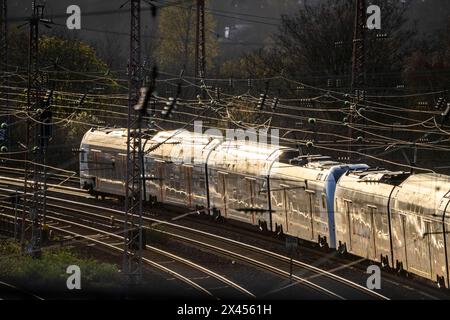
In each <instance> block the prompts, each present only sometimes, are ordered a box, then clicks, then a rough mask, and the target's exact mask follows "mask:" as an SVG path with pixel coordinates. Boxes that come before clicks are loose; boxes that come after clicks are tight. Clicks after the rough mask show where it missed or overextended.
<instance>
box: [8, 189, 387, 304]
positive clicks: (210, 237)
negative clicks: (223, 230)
mask: <svg viewBox="0 0 450 320" xmlns="http://www.w3.org/2000/svg"><path fill="white" fill-rule="evenodd" d="M0 190H1V189H0ZM3 191H5V190H3ZM47 199H48V200H47V201H48V202H47V205H48V206H50V207H57V208H58V207H59V209H60V210H61V209H66V210H67V209H68V208H67V207H68V206H70V208H69V210H71V212H72V214H76V215H78V218H79V219H84V220H86V219H87V220H86V221H85V222H89V221H92V220H97V221H102V223H104V224H105V223H108V222H110V221H111V217H113V219H114V221H115V222H116V223H120V224H122V223H123V220H122V219H121V216H122V215H123V212H122V211H119V210H115V209H111V208H105V207H102V206H96V205H92V204H87V203H79V202H76V201H73V200H67V199H61V198H57V197H50V196H49V197H48V198H47ZM55 202H59V203H60V204H63V205H56V204H55ZM74 206H77V207H78V208H77V209H74V208H73V207H74ZM81 208H83V209H82V210H81ZM100 212H101V214H100ZM144 221H145V222H146V225H145V228H146V229H149V230H153V231H156V232H159V233H161V234H164V235H165V236H167V237H170V238H171V239H176V240H178V241H180V242H183V243H185V244H186V243H189V244H190V245H192V246H195V247H200V248H202V249H204V250H206V251H209V252H214V253H216V254H219V255H222V256H225V257H229V258H232V259H236V260H239V261H242V262H245V263H247V264H251V265H253V266H256V267H258V268H260V269H263V270H266V271H268V272H271V273H274V274H277V275H279V276H281V277H284V278H291V272H290V269H291V268H292V280H293V281H294V282H295V283H296V284H300V285H303V286H306V287H309V288H311V289H313V290H316V291H318V292H321V293H322V294H324V295H325V296H327V297H328V298H332V299H388V298H387V297H385V296H383V295H381V294H378V293H377V292H374V291H372V290H369V289H367V288H365V287H363V286H361V285H359V284H356V283H354V282H352V281H350V280H348V279H345V278H342V277H339V276H337V275H335V274H333V273H331V272H328V271H325V270H322V269H319V268H317V267H314V266H312V265H308V264H306V263H303V262H301V261H297V260H293V261H292V267H291V265H290V258H289V257H286V256H283V255H280V254H277V253H274V252H271V251H268V250H265V249H262V248H259V247H256V246H252V245H249V244H244V243H240V242H238V241H235V240H232V239H228V238H225V237H220V236H217V235H215V234H211V233H207V232H204V231H200V230H196V229H193V228H189V227H185V226H181V225H179V224H176V223H172V222H169V221H165V220H160V219H155V218H149V217H144ZM155 226H160V227H159V228H157V229H155Z"/></svg>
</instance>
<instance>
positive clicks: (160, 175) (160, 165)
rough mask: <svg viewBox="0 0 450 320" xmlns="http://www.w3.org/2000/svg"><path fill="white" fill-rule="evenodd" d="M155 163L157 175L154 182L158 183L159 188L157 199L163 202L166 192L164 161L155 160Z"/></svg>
mask: <svg viewBox="0 0 450 320" xmlns="http://www.w3.org/2000/svg"><path fill="white" fill-rule="evenodd" d="M155 165H156V172H157V177H156V179H157V180H156V182H157V184H158V189H159V201H160V202H164V201H165V200H166V197H165V195H166V193H165V187H164V185H165V183H166V182H165V180H164V179H165V178H166V176H165V168H164V165H165V162H164V161H155Z"/></svg>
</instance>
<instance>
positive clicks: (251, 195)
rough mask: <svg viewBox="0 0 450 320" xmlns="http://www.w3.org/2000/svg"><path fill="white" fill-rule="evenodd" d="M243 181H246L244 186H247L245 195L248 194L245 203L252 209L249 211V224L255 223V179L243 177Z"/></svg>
mask: <svg viewBox="0 0 450 320" xmlns="http://www.w3.org/2000/svg"><path fill="white" fill-rule="evenodd" d="M245 182H246V185H247V186H246V187H247V192H246V193H244V194H245V195H248V199H247V201H246V202H247V203H248V204H249V206H250V209H252V210H251V211H250V213H251V216H250V223H251V224H253V225H254V224H256V212H255V209H256V207H255V179H254V178H249V177H246V178H245Z"/></svg>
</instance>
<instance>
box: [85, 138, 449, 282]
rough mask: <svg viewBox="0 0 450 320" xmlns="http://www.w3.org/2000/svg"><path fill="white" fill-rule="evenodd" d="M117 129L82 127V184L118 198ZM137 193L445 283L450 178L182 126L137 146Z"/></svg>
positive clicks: (121, 178)
mask: <svg viewBox="0 0 450 320" xmlns="http://www.w3.org/2000/svg"><path fill="white" fill-rule="evenodd" d="M126 140H127V132H126V130H124V129H91V130H89V131H88V132H87V133H86V134H85V135H84V137H83V140H82V142H81V152H80V175H81V181H80V182H81V186H82V187H83V188H85V189H88V190H90V191H91V192H92V193H93V194H97V195H115V196H119V197H124V196H125V173H126ZM144 151H145V154H146V156H145V159H144V167H145V177H146V178H145V186H146V188H145V190H146V197H147V198H152V199H154V200H157V201H158V202H161V203H171V204H176V205H182V206H186V207H189V208H193V209H194V208H195V209H199V208H203V209H206V212H208V213H209V214H211V215H214V216H215V217H223V218H225V219H232V220H239V221H242V222H245V223H248V224H251V225H255V226H258V227H260V228H261V229H265V230H268V231H273V232H276V233H277V234H285V235H290V236H294V237H297V238H299V239H303V240H307V241H312V242H315V243H317V244H319V245H320V246H327V247H329V248H331V249H335V250H339V251H340V252H348V253H351V254H353V255H356V256H360V257H363V258H367V259H369V260H372V261H376V262H378V263H380V264H382V265H383V266H385V267H389V268H392V269H395V270H397V271H399V272H407V273H412V274H416V275H419V276H421V277H425V278H428V279H430V280H432V281H436V282H437V284H438V285H439V286H442V287H447V288H449V287H450V284H449V267H450V264H449V254H450V235H449V234H447V230H450V221H449V220H448V219H447V216H448V215H450V205H449V203H450V177H449V176H443V175H438V174H429V173H425V174H411V173H407V172H392V171H388V170H381V169H373V168H369V166H367V165H366V164H345V163H339V162H335V161H332V160H331V159H330V158H327V157H322V156H307V157H303V156H299V155H298V151H293V150H292V149H289V148H286V147H280V146H272V145H268V144H255V143H251V142H249V141H244V140H234V141H228V140H224V139H222V138H221V137H219V136H214V135H207V134H194V133H191V132H188V131H185V130H178V131H163V132H159V133H157V134H155V135H154V136H153V137H152V139H150V140H148V141H147V143H146V144H145V145H144Z"/></svg>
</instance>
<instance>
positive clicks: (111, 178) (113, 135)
mask: <svg viewBox="0 0 450 320" xmlns="http://www.w3.org/2000/svg"><path fill="white" fill-rule="evenodd" d="M126 143H127V132H126V130H124V129H91V130H89V131H88V132H86V134H85V135H84V137H83V139H82V141H81V145H80V177H81V179H80V183H81V187H82V188H84V189H87V190H89V191H90V192H91V194H94V195H116V196H120V197H124V196H125V181H124V177H125V173H126V152H127V149H126V147H127V145H126Z"/></svg>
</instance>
